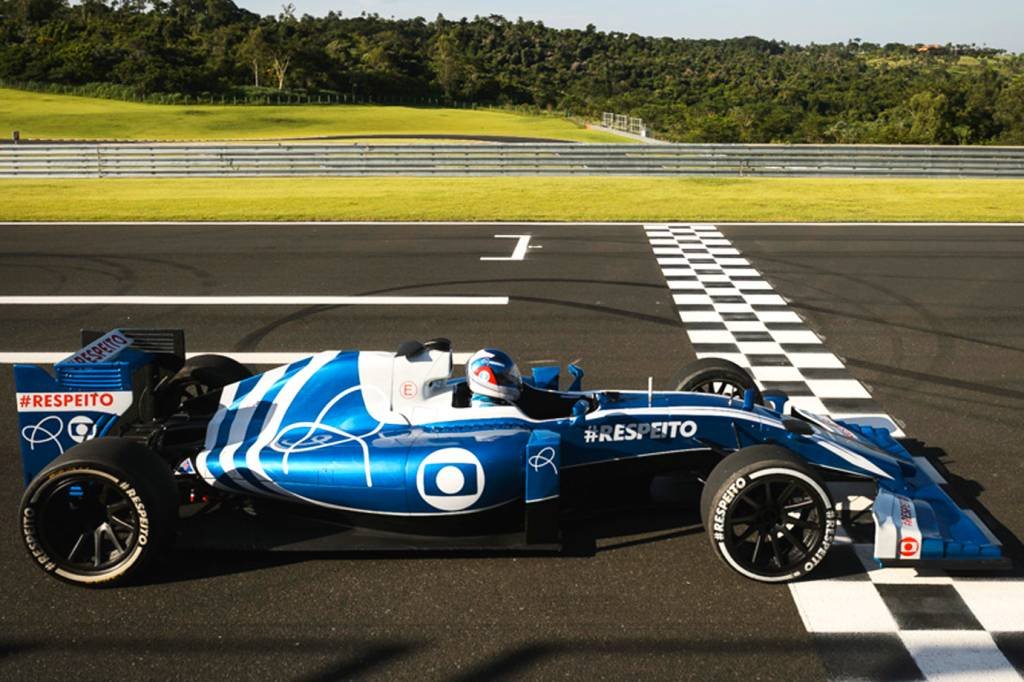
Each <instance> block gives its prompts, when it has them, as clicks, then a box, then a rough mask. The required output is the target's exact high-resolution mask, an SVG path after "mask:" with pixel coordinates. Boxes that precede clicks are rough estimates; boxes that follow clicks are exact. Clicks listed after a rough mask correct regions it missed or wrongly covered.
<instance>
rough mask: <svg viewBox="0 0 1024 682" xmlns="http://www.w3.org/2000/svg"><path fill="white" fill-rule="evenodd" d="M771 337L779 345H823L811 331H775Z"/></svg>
mask: <svg viewBox="0 0 1024 682" xmlns="http://www.w3.org/2000/svg"><path fill="white" fill-rule="evenodd" d="M771 335H772V338H773V339H775V340H776V341H777V342H779V343H821V339H820V338H819V337H818V335H817V334H815V333H814V332H813V331H811V330H810V329H774V330H772V332H771Z"/></svg>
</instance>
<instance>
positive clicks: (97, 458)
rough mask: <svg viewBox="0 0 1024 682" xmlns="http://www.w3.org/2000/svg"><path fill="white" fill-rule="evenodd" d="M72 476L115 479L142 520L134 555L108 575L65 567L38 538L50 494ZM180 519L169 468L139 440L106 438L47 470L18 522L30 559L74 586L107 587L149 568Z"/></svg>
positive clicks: (89, 443)
mask: <svg viewBox="0 0 1024 682" xmlns="http://www.w3.org/2000/svg"><path fill="white" fill-rule="evenodd" d="M72 476H76V477H77V476H90V477H95V478H102V479H105V480H106V481H108V482H110V483H111V484H112V485H113V486H114V487H116V488H117V489H118V490H120V491H121V492H122V493H123V494H124V495H125V497H126V498H127V499H128V500H129V501H130V503H131V504H132V505H133V507H134V511H135V514H136V515H137V518H138V520H139V537H138V538H137V539H136V543H135V547H134V548H133V549H132V550H131V552H132V553H131V556H130V557H129V559H128V560H125V561H122V562H119V563H117V564H116V565H115V566H112V567H110V568H109V569H108V570H106V571H104V572H103V573H97V574H84V573H78V572H75V571H74V570H69V569H68V568H66V567H62V566H60V565H59V564H58V563H57V562H55V561H53V559H52V557H50V556H48V555H47V554H46V541H45V540H41V539H40V538H39V536H38V530H39V528H38V519H39V511H40V507H41V505H42V503H43V501H44V499H45V496H46V495H47V494H48V493H49V492H50V491H52V490H53V489H54V488H55V487H56V486H58V485H60V483H61V482H62V481H64V480H66V479H68V478H70V477H72ZM177 517H178V487H177V483H176V482H175V480H174V476H173V474H172V472H171V470H170V467H168V466H167V465H165V464H164V462H163V461H162V460H160V458H159V457H158V456H157V455H156V453H154V452H153V451H152V450H149V449H148V448H146V447H145V446H143V445H141V444H139V443H136V442H132V441H127V440H123V439H120V438H109V437H105V438H96V439H93V440H87V441H85V442H84V443H82V444H80V445H76V446H75V447H73V448H71V449H70V450H68V451H67V452H66V453H64V454H63V455H61V456H60V457H58V458H57V459H55V460H54V461H53V462H51V463H50V464H49V465H48V466H47V467H46V468H44V469H43V471H41V472H40V473H39V474H38V475H37V476H36V477H35V479H33V480H32V481H31V483H29V486H28V488H27V489H26V490H25V493H24V495H23V496H22V499H21V506H20V509H19V518H18V523H19V525H20V526H21V534H22V542H23V543H24V545H25V548H26V550H27V551H28V553H29V557H30V558H31V559H32V562H33V563H34V564H36V565H37V566H39V568H40V569H41V570H43V571H44V572H46V573H47V574H49V575H52V576H53V577H55V578H58V579H60V580H63V581H65V582H68V583H72V584H75V585H82V586H87V587H107V586H111V585H115V584H117V585H120V584H122V583H124V582H127V581H129V580H131V578H132V577H134V576H136V575H138V574H139V573H140V572H142V571H143V570H145V567H146V566H148V565H150V564H151V562H152V560H153V558H154V557H155V556H158V555H159V554H160V553H161V552H162V551H163V550H164V549H165V548H166V547H167V546H168V545H169V544H171V542H172V540H173V539H174V533H175V526H176V522H177Z"/></svg>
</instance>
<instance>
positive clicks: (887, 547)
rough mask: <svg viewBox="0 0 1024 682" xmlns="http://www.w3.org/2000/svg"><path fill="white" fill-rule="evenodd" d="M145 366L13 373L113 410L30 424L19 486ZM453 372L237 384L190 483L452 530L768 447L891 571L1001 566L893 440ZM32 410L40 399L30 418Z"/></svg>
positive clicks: (112, 416)
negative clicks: (826, 491)
mask: <svg viewBox="0 0 1024 682" xmlns="http://www.w3.org/2000/svg"><path fill="white" fill-rule="evenodd" d="M146 356H147V353H144V352H140V351H136V350H133V349H131V348H125V349H123V350H121V351H119V352H118V353H115V354H114V355H112V356H111V357H109V358H106V359H104V360H103V361H101V362H97V363H94V364H88V365H84V366H83V365H78V366H75V367H70V368H69V367H67V366H65V365H63V364H62V363H58V365H56V371H57V378H53V377H51V376H50V375H49V374H48V373H47V372H46V371H45V370H43V369H41V368H38V367H35V366H26V365H19V366H16V367H15V376H16V383H17V390H18V393H19V405H21V406H22V407H24V406H25V405H26V404H28V405H30V406H31V405H32V404H33V403H32V401H33V400H35V398H32V397H31V396H32V395H34V394H47V395H53V394H72V393H74V394H80V393H82V392H92V393H95V394H100V393H102V394H104V395H105V394H110V395H111V396H115V398H112V399H111V401H112V402H111V405H105V406H103V407H104V410H103V411H94V410H90V409H87V408H86V407H83V408H82V409H74V404H75V401H76V400H78V398H77V397H75V398H66V399H64V400H60V399H58V400H57V401H56V402H57V403H60V404H61V405H63V404H64V403H69V404H71V405H72V409H64V408H63V407H62V409H61V410H54V411H50V412H47V411H45V407H40V409H32V410H31V411H29V410H25V411H22V412H21V414H20V428H21V447H22V455H23V462H24V470H25V475H26V481H28V480H29V479H31V478H32V477H33V476H34V475H35V474H36V473H38V471H39V470H40V469H41V468H42V467H43V466H45V464H46V463H47V462H49V461H50V460H52V459H53V458H54V457H56V456H57V455H58V454H60V453H61V452H63V451H65V450H66V449H68V448H69V447H71V446H73V445H74V444H75V443H76V442H80V440H79V439H80V438H82V437H83V434H82V433H79V432H74V431H73V430H72V429H71V426H70V423H71V421H72V420H73V419H74V418H77V417H82V418H83V419H81V420H79V424H87V428H88V429H90V431H89V433H88V434H86V435H85V436H84V437H93V436H96V435H102V434H103V433H105V432H106V431H107V430H109V429H110V428H111V426H112V424H113V423H114V422H115V421H116V420H117V419H118V416H119V415H121V414H123V413H124V410H123V409H122V408H124V407H125V406H124V404H123V403H124V396H125V395H126V394H127V395H131V393H130V392H131V391H133V390H135V389H133V374H134V372H135V371H136V370H137V369H138V368H139V367H140V366H143V365H145V363H146V362H147V357H146ZM451 369H452V359H451V354H450V352H449V353H444V352H436V351H430V352H424V354H423V355H422V356H421V357H415V358H400V357H397V356H395V355H393V354H390V353H368V352H356V351H353V352H324V353H319V354H317V355H314V356H311V357H308V358H305V359H303V360H300V361H298V362H294V363H292V364H289V365H286V366H283V367H279V368H276V369H274V370H270V371H268V372H265V373H263V374H259V375H256V376H253V377H251V378H249V379H246V380H244V381H242V382H239V383H236V384H232V385H230V386H227V387H225V388H224V389H223V391H222V393H221V396H220V405H219V408H218V409H217V410H216V413H215V414H214V416H213V417H212V419H211V420H210V422H209V424H208V426H207V430H206V439H205V443H204V445H203V448H202V449H201V451H200V452H199V453H198V454H196V455H195V456H194V457H192V458H191V459H190V461H189V462H188V464H189V465H191V466H189V469H190V470H191V469H192V467H193V466H194V471H195V472H196V473H197V474H198V475H199V476H201V477H202V478H203V479H204V480H205V481H206V482H207V483H209V484H210V485H213V486H216V487H218V488H221V489H226V490H229V491H233V492H237V493H242V494H247V495H256V496H265V497H272V498H278V499H286V500H291V501H298V502H303V503H308V504H312V505H318V506H321V507H325V508H331V509H338V510H344V511H351V512H359V513H365V514H380V515H394V516H420V517H433V516H446V517H447V516H452V515H461V514H474V513H478V512H483V511H486V510H491V509H496V508H498V507H502V506H504V505H517V504H525V505H526V506H527V508H529V506H530V505H532V504H539V503H544V502H550V501H552V500H557V499H558V497H559V495H560V494H561V488H560V486H561V478H562V476H561V474H562V472H564V471H566V470H569V469H572V468H576V467H588V466H596V465H601V464H604V463H608V462H612V461H620V460H634V459H640V458H646V457H654V456H660V455H668V454H680V453H686V452H691V451H692V452H707V451H709V450H711V451H716V452H720V453H722V454H725V453H729V452H732V451H735V450H737V449H739V448H742V447H746V446H749V445H754V444H758V443H774V444H778V445H781V446H783V447H785V448H786V449H788V450H789V451H791V452H793V453H795V454H796V455H798V456H799V457H801V458H802V459H803V460H805V461H806V462H808V463H809V464H811V465H813V466H815V467H818V468H819V469H821V470H822V471H823V473H825V474H826V477H827V473H828V472H836V473H838V474H841V475H843V476H844V477H851V476H852V477H856V478H859V479H862V480H865V481H873V482H875V484H877V495H876V498H875V509H874V515H875V521H876V524H877V526H878V531H877V535H876V538H877V540H876V557H877V558H878V559H879V560H881V561H891V560H897V561H898V560H914V561H928V560H968V559H969V560H996V559H999V558H1000V556H1001V551H1000V546H999V543H998V542H997V541H996V540H995V538H994V537H992V535H991V533H990V532H989V531H988V529H987V528H985V527H984V525H983V524H981V522H980V521H979V520H978V519H977V518H976V517H974V516H973V515H972V514H970V512H965V511H964V510H962V509H960V508H959V507H958V506H957V505H956V504H955V503H954V502H953V501H952V500H951V499H950V498H949V496H948V495H947V494H946V493H945V492H944V491H943V490H942V489H941V488H940V487H939V485H938V484H937V482H936V481H934V480H932V478H930V477H929V472H928V471H926V470H925V469H923V468H922V467H920V466H919V465H918V464H917V463H915V461H914V459H913V457H911V456H910V454H909V453H908V452H907V451H906V450H905V449H904V448H903V447H902V446H901V445H900V444H899V443H898V442H897V441H895V440H894V439H893V438H892V437H891V436H890V435H889V433H888V432H887V431H885V430H881V429H875V428H872V427H871V426H861V425H857V424H853V423H849V422H834V421H832V420H830V419H828V418H827V417H820V416H816V415H798V416H800V417H802V421H803V422H804V423H809V424H810V426H811V428H810V429H806V428H805V429H804V431H805V432H804V433H800V432H799V430H794V429H791V428H789V429H787V426H786V424H785V423H784V422H785V420H788V419H791V417H789V416H784V415H783V413H782V411H783V407H784V405H785V399H784V398H780V397H772V398H770V400H769V402H768V405H767V406H762V405H755V404H753V401H752V400H750V399H749V396H748V399H747V400H746V401H742V400H738V399H729V398H726V397H722V396H717V395H709V394H704V393H684V392H651V393H648V392H644V391H637V392H631V391H593V392H582V391H580V390H579V389H580V386H579V382H580V378H581V375H582V372H581V371H580V370H579V369H578V368H576V367H572V366H570V372H571V373H572V374H573V376H574V378H575V381H574V382H573V385H572V387H571V388H572V390H571V391H566V392H561V393H558V392H557V390H556V389H557V387H558V370H557V368H538V369H535V370H534V375H533V377H532V378H531V379H530V383H532V384H533V388H532V389H531V391H530V392H528V393H527V395H526V397H525V398H524V400H529V398H530V395H531V393H532V395H533V396H535V397H538V398H544V399H545V400H547V401H548V402H551V401H552V400H553V401H554V403H552V404H554V405H555V408H554V411H555V412H556V413H557V414H553V415H552V414H547V415H545V416H543V417H537V416H533V417H531V416H529V414H531V410H530V409H528V406H526V405H523V406H522V409H521V407H520V406H515V405H506V406H498V407H475V406H469V405H468V404H467V406H464V407H463V406H457V404H456V403H458V400H457V394H458V392H459V388H460V387H459V380H453V379H451ZM23 395H29V396H30V398H29V400H28V402H27V403H26V402H25V399H24V398H22V396H23ZM116 396H120V398H117V397H116ZM49 400H50V401H51V403H52V402H53V399H52V398H50V399H49ZM90 400H91V399H90ZM104 400H106V399H105V398H104ZM118 400H120V402H118V404H117V408H116V409H115V406H114V405H113V402H117V401H118ZM581 401H582V402H581ZM86 402H87V404H88V405H92V403H91V402H89V401H86ZM37 403H38V405H37V406H41V405H43V404H44V403H45V400H43V401H42V402H40V401H37ZM118 410H121V412H118ZM548 412H549V413H550V412H551V408H548ZM47 420H49V421H47ZM57 421H59V422H60V425H59V428H58V425H57V423H56V422H57ZM48 425H49V426H52V427H53V428H48Z"/></svg>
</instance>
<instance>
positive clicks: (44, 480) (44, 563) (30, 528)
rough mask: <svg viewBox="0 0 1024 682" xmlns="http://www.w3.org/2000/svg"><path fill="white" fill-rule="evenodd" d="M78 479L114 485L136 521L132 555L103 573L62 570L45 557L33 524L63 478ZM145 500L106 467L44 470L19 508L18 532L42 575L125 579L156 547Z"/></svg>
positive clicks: (83, 580)
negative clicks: (20, 532)
mask: <svg viewBox="0 0 1024 682" xmlns="http://www.w3.org/2000/svg"><path fill="white" fill-rule="evenodd" d="M81 476H88V477H94V478H101V479H105V480H107V481H110V482H111V483H113V484H114V486H115V487H117V488H118V490H120V491H121V492H122V493H123V494H124V495H125V497H127V498H128V500H129V501H130V502H131V504H132V507H133V508H134V510H135V514H136V516H137V517H138V519H139V528H138V537H137V538H136V539H135V545H134V547H133V548H132V550H131V554H130V555H129V556H128V558H127V559H125V560H123V561H120V562H118V563H117V564H116V565H114V566H112V567H111V568H110V569H109V570H107V571H104V572H102V573H96V574H91V573H76V572H73V571H71V570H68V569H66V568H62V567H61V566H60V565H58V563H57V562H56V561H54V560H53V559H52V558H51V557H50V556H49V555H47V553H46V548H45V541H44V540H42V539H41V538H39V536H38V532H37V527H36V521H37V520H38V516H39V511H40V507H41V506H42V504H43V502H44V501H45V499H46V495H47V494H48V493H49V492H50V491H52V490H53V489H54V488H55V487H56V486H58V485H60V483H61V481H63V480H64V479H67V478H71V477H81ZM146 497H147V495H146V494H145V492H144V491H142V490H139V489H138V488H137V487H136V486H135V485H133V484H132V482H131V481H128V480H126V478H125V477H124V476H119V475H118V474H117V473H116V472H113V471H111V470H109V469H107V468H105V467H100V466H96V465H89V464H80V465H74V464H71V465H67V466H63V467H59V468H56V469H52V470H50V471H47V472H45V473H44V474H43V475H41V476H40V477H39V478H37V479H36V481H35V482H34V483H33V485H32V486H31V487H30V488H29V489H28V490H27V491H26V493H25V499H24V500H23V502H22V505H21V530H22V540H23V542H24V543H25V548H26V549H27V550H28V553H29V555H30V556H32V558H33V559H34V561H35V563H36V565H38V566H39V567H40V568H41V569H43V570H44V571H45V572H47V573H50V574H52V575H54V576H56V577H58V578H61V579H62V580H65V581H67V582H71V583H76V584H86V585H96V584H100V583H105V582H110V581H113V580H117V579H118V578H122V577H125V576H127V575H129V574H130V573H132V572H133V571H134V570H135V569H136V568H137V567H138V566H140V565H141V564H142V563H144V561H145V559H146V558H147V554H148V553H149V551H150V547H151V545H154V544H156V543H154V542H152V539H153V538H152V531H151V529H152V524H151V523H150V518H151V516H150V507H149V505H148V504H147V500H146Z"/></svg>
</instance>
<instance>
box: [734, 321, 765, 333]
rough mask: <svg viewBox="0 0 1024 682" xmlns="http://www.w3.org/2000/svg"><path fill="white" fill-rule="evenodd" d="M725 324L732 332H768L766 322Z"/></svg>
mask: <svg viewBox="0 0 1024 682" xmlns="http://www.w3.org/2000/svg"><path fill="white" fill-rule="evenodd" d="M724 324H725V328H726V329H728V330H729V331H731V332H765V331H767V330H768V327H766V326H765V324H764V322H753V321H751V322H746V321H742V320H739V321H737V320H725V322H724Z"/></svg>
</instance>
